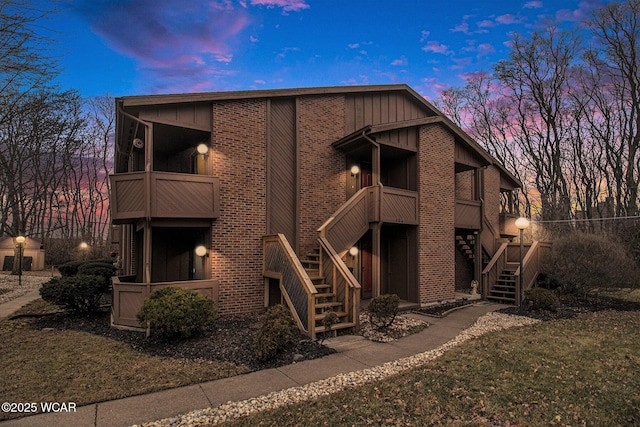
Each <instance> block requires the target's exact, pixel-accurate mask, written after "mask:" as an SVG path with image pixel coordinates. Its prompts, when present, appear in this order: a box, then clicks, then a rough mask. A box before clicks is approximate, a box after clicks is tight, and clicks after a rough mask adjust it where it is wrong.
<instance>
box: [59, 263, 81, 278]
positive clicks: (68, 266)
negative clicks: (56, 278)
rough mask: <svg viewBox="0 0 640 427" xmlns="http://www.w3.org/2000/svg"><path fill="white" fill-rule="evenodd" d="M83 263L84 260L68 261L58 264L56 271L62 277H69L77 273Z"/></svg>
mask: <svg viewBox="0 0 640 427" xmlns="http://www.w3.org/2000/svg"><path fill="white" fill-rule="evenodd" d="M82 264H84V261H70V262H67V263H64V264H60V265H59V266H58V271H59V272H60V274H61V275H62V277H71V276H75V275H76V274H78V268H79V267H80V266H81V265H82Z"/></svg>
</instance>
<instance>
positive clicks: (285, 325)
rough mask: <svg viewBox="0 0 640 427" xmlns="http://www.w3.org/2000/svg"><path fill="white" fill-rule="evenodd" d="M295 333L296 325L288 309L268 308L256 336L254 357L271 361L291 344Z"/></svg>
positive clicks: (279, 307)
mask: <svg viewBox="0 0 640 427" xmlns="http://www.w3.org/2000/svg"><path fill="white" fill-rule="evenodd" d="M295 332H296V324H295V322H294V321H293V318H292V317H291V313H290V312H289V309H288V308H287V307H286V306H284V305H282V304H279V305H274V306H273V307H270V308H269V309H268V310H267V314H266V315H265V318H264V322H263V323H262V325H261V326H260V329H259V330H258V333H257V334H256V341H255V354H256V357H257V358H258V359H260V360H268V359H271V358H272V357H274V356H275V355H276V354H277V353H278V351H280V350H282V349H283V348H285V347H286V346H287V345H289V344H290V343H291V342H292V340H293V338H294V336H295Z"/></svg>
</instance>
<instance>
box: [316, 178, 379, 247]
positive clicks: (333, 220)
mask: <svg viewBox="0 0 640 427" xmlns="http://www.w3.org/2000/svg"><path fill="white" fill-rule="evenodd" d="M371 189H372V187H364V188H361V189H360V190H358V191H357V192H356V193H355V194H354V195H353V196H351V198H350V199H349V200H347V201H346V202H345V203H344V204H343V205H342V206H340V207H339V208H338V210H337V211H336V212H335V213H334V214H333V215H332V216H331V217H330V218H329V219H327V220H326V221H325V222H324V224H322V226H320V228H318V230H317V231H318V233H319V236H320V238H325V239H327V241H328V242H329V243H331V246H332V247H333V248H334V249H335V250H336V251H337V252H341V251H343V250H345V249H347V248H348V247H349V246H351V245H352V244H353V243H355V242H357V241H358V239H359V238H360V237H362V235H363V234H364V233H365V232H366V231H367V230H368V229H369V221H370V217H371V212H370V206H369V205H370V203H369V202H370V197H371V196H370V194H371ZM360 204H363V205H362V206H361V207H360V212H359V213H358V214H357V215H356V216H355V217H354V218H357V220H358V221H360V223H359V224H358V227H357V228H355V229H354V227H345V230H344V231H345V232H346V231H347V230H348V231H350V232H351V234H352V235H351V236H346V235H345V233H344V232H342V233H336V234H335V235H334V233H331V231H332V230H333V228H335V227H337V226H339V225H341V221H342V220H343V219H345V218H346V217H347V215H348V214H350V213H352V212H353V209H355V208H357V207H358V205H360ZM338 238H339V239H341V240H342V241H336V240H337V239H338Z"/></svg>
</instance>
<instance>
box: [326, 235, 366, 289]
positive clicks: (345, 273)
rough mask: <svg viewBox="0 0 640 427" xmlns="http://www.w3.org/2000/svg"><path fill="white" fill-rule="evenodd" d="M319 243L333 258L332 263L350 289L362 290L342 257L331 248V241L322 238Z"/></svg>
mask: <svg viewBox="0 0 640 427" xmlns="http://www.w3.org/2000/svg"><path fill="white" fill-rule="evenodd" d="M318 241H319V242H320V246H322V248H323V249H324V250H325V251H327V253H328V254H329V256H330V258H331V261H332V262H333V264H334V265H335V266H336V268H337V269H338V271H339V273H340V275H341V276H342V277H343V278H344V279H345V281H346V282H347V284H348V285H349V287H351V288H354V289H360V283H359V282H358V280H357V279H356V278H355V276H354V275H353V273H351V271H350V270H349V268H348V267H347V266H346V265H345V263H344V262H343V261H342V258H340V256H339V255H338V253H337V252H336V251H335V249H334V248H333V246H331V243H329V241H328V240H327V239H325V238H322V237H321V238H319V239H318Z"/></svg>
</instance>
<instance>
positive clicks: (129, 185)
mask: <svg viewBox="0 0 640 427" xmlns="http://www.w3.org/2000/svg"><path fill="white" fill-rule="evenodd" d="M110 179H111V199H110V201H111V218H112V220H113V222H114V223H125V222H129V221H131V220H134V219H139V218H151V219H168V218H185V219H214V218H217V217H218V214H219V211H220V179H219V178H217V177H212V176H204V175H192V174H182V173H171V172H150V173H147V172H128V173H121V174H115V175H111V176H110Z"/></svg>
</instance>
